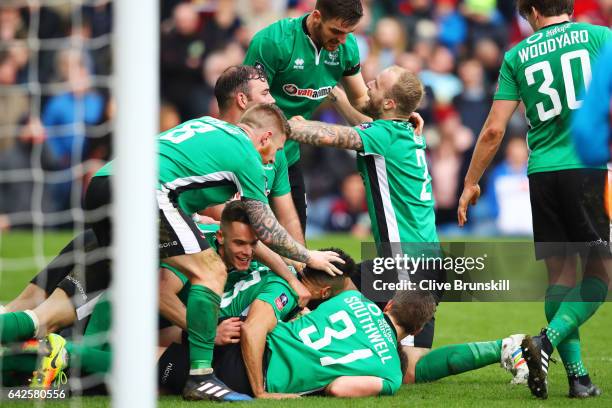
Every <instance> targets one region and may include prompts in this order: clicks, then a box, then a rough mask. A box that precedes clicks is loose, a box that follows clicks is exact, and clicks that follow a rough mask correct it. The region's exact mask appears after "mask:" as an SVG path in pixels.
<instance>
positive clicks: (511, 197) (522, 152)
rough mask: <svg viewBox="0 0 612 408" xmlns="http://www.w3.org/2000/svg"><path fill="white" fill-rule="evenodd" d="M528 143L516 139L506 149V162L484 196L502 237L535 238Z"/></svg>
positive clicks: (491, 175)
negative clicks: (528, 169) (527, 236)
mask: <svg viewBox="0 0 612 408" xmlns="http://www.w3.org/2000/svg"><path fill="white" fill-rule="evenodd" d="M528 156H529V155H528V151H527V143H525V139H524V138H523V137H512V138H510V140H508V142H507V144H506V149H505V159H504V161H503V162H502V163H500V164H498V165H497V166H496V167H495V168H494V169H493V170H492V172H491V174H490V175H489V179H488V180H487V184H486V189H485V193H484V197H483V201H484V203H483V204H484V205H486V206H487V207H488V212H489V214H490V217H491V218H492V219H494V220H495V225H496V227H497V233H498V234H501V235H531V234H532V232H533V230H532V226H531V205H530V203H529V179H528V178H527V159H528ZM479 212H481V214H482V213H483V211H482V210H480V211H479Z"/></svg>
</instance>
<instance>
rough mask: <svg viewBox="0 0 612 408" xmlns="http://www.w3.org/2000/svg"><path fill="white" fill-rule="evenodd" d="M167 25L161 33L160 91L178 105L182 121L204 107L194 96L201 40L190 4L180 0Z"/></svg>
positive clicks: (199, 80)
mask: <svg viewBox="0 0 612 408" xmlns="http://www.w3.org/2000/svg"><path fill="white" fill-rule="evenodd" d="M169 25H170V28H166V29H165V30H164V31H163V32H162V37H161V76H162V81H161V94H162V98H164V99H166V100H168V101H169V102H171V103H172V104H174V105H175V106H176V107H177V108H178V110H179V112H180V114H181V120H183V121H184V120H188V119H191V118H194V117H197V116H201V115H202V113H203V112H206V111H207V108H208V106H207V105H206V102H205V101H202V102H199V101H198V98H196V97H194V94H197V93H198V92H201V89H202V87H203V83H202V74H201V73H202V66H203V62H204V53H205V51H206V49H205V42H204V36H203V32H202V28H201V25H200V19H199V17H198V13H197V12H196V10H195V9H194V7H193V6H192V5H191V4H188V3H180V4H179V5H178V6H177V7H176V8H175V9H174V14H173V19H172V21H171V22H170V23H169Z"/></svg>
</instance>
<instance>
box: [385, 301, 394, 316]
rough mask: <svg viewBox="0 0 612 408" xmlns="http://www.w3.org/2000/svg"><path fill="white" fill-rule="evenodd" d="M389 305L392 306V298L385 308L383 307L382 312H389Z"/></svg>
mask: <svg viewBox="0 0 612 408" xmlns="http://www.w3.org/2000/svg"><path fill="white" fill-rule="evenodd" d="M391 307H393V300H390V301H388V302H387V304H386V305H385V308H384V309H383V313H389V312H390V311H391Z"/></svg>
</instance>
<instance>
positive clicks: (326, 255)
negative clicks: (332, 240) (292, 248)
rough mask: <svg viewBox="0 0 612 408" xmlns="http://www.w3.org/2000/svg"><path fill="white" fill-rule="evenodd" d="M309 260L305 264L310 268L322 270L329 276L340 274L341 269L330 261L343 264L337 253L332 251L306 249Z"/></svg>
mask: <svg viewBox="0 0 612 408" xmlns="http://www.w3.org/2000/svg"><path fill="white" fill-rule="evenodd" d="M308 252H309V253H310V260H309V261H308V262H307V265H308V266H310V267H311V268H314V269H318V270H320V271H323V272H325V273H327V274H329V275H331V276H336V275H342V271H341V270H340V269H338V268H337V267H336V265H334V264H333V263H332V262H336V263H340V264H344V261H343V260H342V258H340V257H339V256H338V254H337V253H335V252H332V251H308Z"/></svg>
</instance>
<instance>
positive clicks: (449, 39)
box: [435, 0, 467, 55]
mask: <svg viewBox="0 0 612 408" xmlns="http://www.w3.org/2000/svg"><path fill="white" fill-rule="evenodd" d="M456 3H457V1H456V0H439V1H438V2H437V3H436V12H435V15H436V22H437V24H438V26H439V27H440V29H439V30H438V41H440V43H441V44H442V45H444V46H446V47H448V48H449V49H450V50H452V52H453V53H454V54H455V55H456V54H458V52H459V51H460V49H459V48H460V46H461V44H463V42H464V41H465V37H466V36H467V24H466V22H465V18H464V17H463V15H462V14H461V13H460V12H459V11H458V10H457V8H456Z"/></svg>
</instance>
